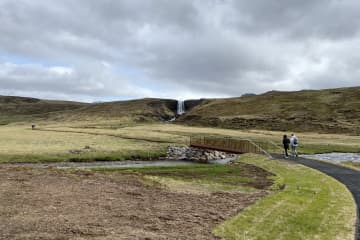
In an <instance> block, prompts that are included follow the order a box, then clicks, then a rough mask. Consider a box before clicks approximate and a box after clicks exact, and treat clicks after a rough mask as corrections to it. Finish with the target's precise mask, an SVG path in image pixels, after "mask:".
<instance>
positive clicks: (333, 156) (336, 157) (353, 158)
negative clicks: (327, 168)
mask: <svg viewBox="0 0 360 240" xmlns="http://www.w3.org/2000/svg"><path fill="white" fill-rule="evenodd" d="M301 156H302V157H305V158H313V159H317V160H325V161H330V162H336V163H340V162H360V153H335V152H334V153H322V154H311V155H301Z"/></svg>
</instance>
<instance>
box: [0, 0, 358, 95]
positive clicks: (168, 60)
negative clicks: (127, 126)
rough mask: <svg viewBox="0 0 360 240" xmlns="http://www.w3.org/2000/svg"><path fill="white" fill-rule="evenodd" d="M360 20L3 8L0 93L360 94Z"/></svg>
mask: <svg viewBox="0 0 360 240" xmlns="http://www.w3.org/2000/svg"><path fill="white" fill-rule="evenodd" d="M359 10H360V3H359V2H358V1H356V0H330V1H325V0H315V1H313V0H305V1H297V0H280V1H275V0H273V1H272V0H271V1H260V0H254V1H245V0H244V1H238V0H206V1H205V0H204V1H202V0H195V1H192V0H184V1H167V0H157V1H151V0H147V1H140V0H121V1H116V0H104V1H97V0H90V1H89V0H86V1H85V0H78V1H70V0H64V1H46V0H32V1H29V0H0V22H1V23H2V24H0V32H1V33H2V35H1V38H0V94H5V93H11V94H23V95H35V97H36V96H38V97H43V96H45V97H50V98H64V97H65V98H67V99H76V100H81V99H83V100H99V99H108V98H133V97H141V96H144V97H145V96H159V97H215V96H219V97H224V96H238V95H241V94H242V93H244V92H256V93H260V92H263V91H268V90H272V89H280V90H299V89H304V88H329V87H341V86H354V85H360V82H359V77H360V73H359V70H358V69H360V59H359V57H358V56H357V55H356V53H357V52H359V51H358V50H359V49H358V48H359V47H358V46H359V43H360V38H359V29H360V22H359V21H357V19H358V12H359ZM356 49H357V51H356ZM19 58H20V59H21V60H19Z"/></svg>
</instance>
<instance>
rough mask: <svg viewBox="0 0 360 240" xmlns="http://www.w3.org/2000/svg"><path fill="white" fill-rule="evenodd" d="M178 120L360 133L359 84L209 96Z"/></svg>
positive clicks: (257, 127) (217, 124)
mask: <svg viewBox="0 0 360 240" xmlns="http://www.w3.org/2000/svg"><path fill="white" fill-rule="evenodd" d="M178 121H179V122H182V123H185V124H189V125H198V126H213V127H223V128H233V129H267V130H281V131H317V132H333V133H350V134H360V128H359V125H360V87H352V88H339V89H327V90H304V91H297V92H280V91H271V92H267V93H264V94H261V95H256V96H244V97H238V98H228V99H207V100H205V101H203V102H202V103H201V104H200V105H198V106H196V107H194V108H193V109H192V110H190V111H189V112H187V113H186V114H185V115H183V116H181V118H180V119H178Z"/></svg>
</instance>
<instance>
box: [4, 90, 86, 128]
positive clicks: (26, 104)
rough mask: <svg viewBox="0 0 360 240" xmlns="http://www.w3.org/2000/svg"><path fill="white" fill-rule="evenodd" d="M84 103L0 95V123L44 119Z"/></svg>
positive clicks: (84, 104)
mask: <svg viewBox="0 0 360 240" xmlns="http://www.w3.org/2000/svg"><path fill="white" fill-rule="evenodd" d="M86 105H87V104H86V103H79V102H70V101H54V100H41V99H37V98H27V97H16V96H0V124H2V125H3V124H8V123H13V122H23V121H34V120H38V119H44V118H46V117H47V116H48V115H49V114H54V113H59V112H64V111H70V110H74V109H79V108H82V107H84V106H86Z"/></svg>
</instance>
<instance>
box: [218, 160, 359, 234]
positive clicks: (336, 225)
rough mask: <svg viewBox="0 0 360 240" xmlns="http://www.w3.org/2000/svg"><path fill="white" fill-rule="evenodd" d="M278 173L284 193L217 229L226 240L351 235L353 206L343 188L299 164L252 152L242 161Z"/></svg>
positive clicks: (262, 202)
mask: <svg viewBox="0 0 360 240" xmlns="http://www.w3.org/2000/svg"><path fill="white" fill-rule="evenodd" d="M240 162H241V163H251V164H255V165H256V166H259V167H262V168H264V169H266V170H268V171H270V172H272V173H275V174H276V177H274V180H275V185H285V189H284V190H282V191H278V192H274V193H273V194H271V195H269V196H268V197H265V198H264V199H261V200H260V201H258V202H257V203H255V204H254V205H252V206H250V207H248V208H247V209H245V210H244V211H243V212H241V213H240V214H239V215H237V216H235V217H233V218H231V219H230V220H227V221H225V222H224V223H223V224H221V225H220V226H218V227H216V228H215V230H214V233H215V234H216V235H218V236H221V237H224V238H226V239H231V240H232V239H234V240H235V239H236V240H237V239H239V240H243V239H279V240H281V239H284V240H291V239H294V240H295V239H296V240H299V239H324V240H325V239H326V240H329V239H349V240H350V239H353V238H354V226H355V219H356V206H355V203H354V201H353V199H352V196H351V193H350V192H349V191H348V190H347V189H346V187H345V186H343V185H342V184H340V183H339V182H337V181H336V180H334V179H333V178H331V177H328V176H326V175H323V174H320V173H319V172H317V171H315V170H311V169H309V168H306V167H304V166H301V165H295V164H289V163H286V162H280V161H269V160H268V159H266V158H265V157H259V156H255V155H250V156H247V157H245V158H241V159H240Z"/></svg>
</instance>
